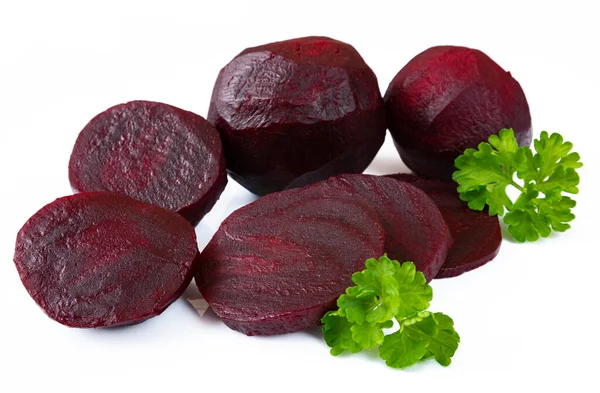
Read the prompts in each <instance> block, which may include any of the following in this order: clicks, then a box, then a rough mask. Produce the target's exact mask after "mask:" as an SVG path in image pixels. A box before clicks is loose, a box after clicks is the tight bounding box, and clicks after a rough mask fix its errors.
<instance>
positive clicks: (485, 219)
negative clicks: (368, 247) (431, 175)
mask: <svg viewBox="0 0 600 393" xmlns="http://www.w3.org/2000/svg"><path fill="white" fill-rule="evenodd" d="M388 177H391V178H394V179H397V180H401V181H404V182H408V183H410V184H412V185H414V186H416V187H418V188H420V189H421V190H423V191H424V192H425V193H426V194H427V195H429V196H430V197H431V199H433V201H434V202H435V203H436V205H437V206H438V208H439V209H440V211H441V212H442V215H443V216H444V220H445V221H446V224H448V228H450V233H452V237H453V238H454V244H453V245H452V247H451V248H450V252H449V253H448V257H447V258H446V261H445V262H444V264H443V265H442V268H441V269H440V271H439V272H438V274H437V276H436V278H444V277H454V276H458V275H460V274H463V273H465V272H467V271H469V270H473V269H475V268H478V267H480V266H482V265H484V264H486V263H487V262H489V261H491V260H492V259H494V258H495V257H496V255H497V254H498V251H499V250H500V245H501V243H502V233H501V231H500V223H499V221H498V217H497V216H490V215H488V214H487V212H478V211H475V210H471V209H469V207H468V206H467V204H466V203H465V202H463V201H461V200H460V198H459V197H458V193H457V192H456V187H457V186H456V183H454V182H448V181H440V180H433V179H424V178H422V177H419V176H415V175H409V174H404V173H399V174H396V175H388Z"/></svg>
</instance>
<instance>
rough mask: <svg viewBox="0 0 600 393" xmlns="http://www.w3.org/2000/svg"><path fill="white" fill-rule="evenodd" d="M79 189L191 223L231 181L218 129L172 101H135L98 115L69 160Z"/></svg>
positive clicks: (79, 139) (73, 184) (71, 171)
mask: <svg viewBox="0 0 600 393" xmlns="http://www.w3.org/2000/svg"><path fill="white" fill-rule="evenodd" d="M69 179H70V181H71V186H72V187H73V190H74V191H75V192H81V191H115V192H120V193H123V194H125V195H128V196H130V197H132V198H135V199H137V200H140V201H143V202H148V203H152V204H154V205H157V206H160V207H163V208H165V209H168V210H172V211H175V212H178V213H180V214H181V215H182V216H184V217H185V218H186V219H187V220H189V221H190V222H191V223H192V224H196V223H198V221H200V219H201V218H202V217H203V216H204V215H205V214H206V213H207V212H208V211H210V209H211V208H212V207H213V205H214V204H215V202H216V201H217V200H218V199H219V196H220V195H221V192H222V191H223V189H224V188H225V185H226V184H227V172H226V170H225V156H224V154H223V149H222V145H221V141H220V138H219V134H218V132H217V130H216V129H215V128H214V127H213V126H212V125H211V124H210V123H209V122H208V121H206V120H205V119H203V118H202V117H201V116H198V115H196V114H194V113H192V112H188V111H184V110H182V109H179V108H176V107H174V106H171V105H167V104H162V103H158V102H149V101H131V102H128V103H126V104H120V105H116V106H114V107H112V108H109V109H108V110H106V111H105V112H102V113H100V114H99V115H98V116H96V117H94V118H93V119H92V120H91V121H90V122H89V123H88V124H87V125H86V126H85V128H84V129H83V130H82V131H81V133H80V134H79V137H78V138H77V141H76V142H75V147H74V148H73V152H72V153H71V160H70V162H69Z"/></svg>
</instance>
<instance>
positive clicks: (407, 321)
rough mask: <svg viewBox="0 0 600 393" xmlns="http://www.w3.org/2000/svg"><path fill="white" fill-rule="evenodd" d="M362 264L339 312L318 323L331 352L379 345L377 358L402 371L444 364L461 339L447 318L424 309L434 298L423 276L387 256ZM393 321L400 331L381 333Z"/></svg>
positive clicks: (358, 350) (408, 265) (328, 314)
mask: <svg viewBox="0 0 600 393" xmlns="http://www.w3.org/2000/svg"><path fill="white" fill-rule="evenodd" d="M365 265H366V269H365V270H363V271H361V272H357V273H354V274H353V275H352V281H353V282H354V283H355V284H356V285H355V286H352V287H349V288H348V289H347V290H346V293H345V294H343V295H341V296H340V297H339V299H338V301H337V305H338V307H339V308H338V310H335V311H329V312H328V313H327V314H325V316H324V317H323V319H322V320H321V321H322V322H323V334H324V337H325V341H326V342H327V344H328V345H329V346H330V347H331V351H330V352H331V354H332V355H334V356H337V355H339V354H341V353H343V352H345V351H349V352H352V353H356V352H360V351H361V350H363V349H375V348H377V347H378V346H379V355H380V356H381V358H382V359H384V360H385V361H386V364H387V365H388V366H390V367H394V368H404V367H408V366H410V365H413V364H415V363H417V362H419V361H422V360H426V359H430V358H435V359H436V360H437V361H438V362H439V363H440V364H441V365H443V366H448V365H449V364H450V358H452V356H453V355H454V353H455V352H456V349H457V348H458V343H459V341H460V337H459V335H458V333H456V331H455V330H454V322H453V321H452V319H451V318H450V317H448V316H447V315H445V314H442V313H440V312H438V313H432V312H430V311H426V310H427V308H428V307H429V302H430V301H431V299H432V296H433V294H432V290H431V287H430V286H429V285H427V283H426V282H425V276H424V275H423V273H421V272H419V271H417V270H416V268H415V265H414V263H412V262H404V263H402V264H400V263H399V262H398V261H395V260H391V259H389V258H388V257H387V256H386V255H384V256H382V257H381V258H379V260H377V259H375V258H371V259H367V261H366V262H365ZM393 320H396V321H397V323H398V326H399V329H398V330H397V331H396V332H394V333H391V334H388V335H385V333H384V329H389V328H392V327H393V325H394V323H393Z"/></svg>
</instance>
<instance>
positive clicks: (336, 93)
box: [208, 37, 386, 195]
mask: <svg viewBox="0 0 600 393" xmlns="http://www.w3.org/2000/svg"><path fill="white" fill-rule="evenodd" d="M208 120H209V121H210V122H211V123H213V124H214V125H215V126H216V127H217V129H218V130H219V132H220V133H221V138H222V140H223V146H224V148H225V156H226V158H227V169H228V171H229V174H230V175H231V177H232V178H233V179H235V180H236V181H237V182H239V183H240V184H241V185H242V186H244V187H245V188H247V189H248V190H250V191H251V192H253V193H255V194H258V195H265V194H268V193H270V192H274V191H280V190H283V189H285V188H294V187H300V186H304V185H307V184H310V183H313V182H316V181H318V180H323V179H326V178H328V177H330V176H333V175H337V174H339V173H360V172H362V171H363V170H364V169H365V168H366V167H367V166H368V165H369V163H370V162H371V161H372V160H373V157H375V154H376V153H377V151H378V150H379V148H380V147H381V145H382V143H383V140H384V137H385V131H386V120H385V109H384V106H383V99H382V98H381V93H380V91H379V86H378V83H377V78H376V77H375V74H374V73H373V71H372V70H371V69H370V68H369V66H367V64H366V63H365V62H364V60H363V59H362V57H361V56H360V55H359V53H358V52H357V51H356V50H355V49H354V48H353V47H352V46H350V45H348V44H346V43H343V42H340V41H336V40H333V39H331V38H326V37H305V38H298V39H293V40H288V41H282V42H275V43H270V44H266V45H262V46H258V47H255V48H248V49H246V50H244V51H243V52H242V53H240V54H239V55H237V56H236V57H235V58H234V59H233V60H232V61H231V62H230V63H229V64H228V65H227V66H225V68H223V69H222V70H221V72H220V73H219V76H218V78H217V81H216V83H215V87H214V89H213V93H212V98H211V103H210V109H209V111H208Z"/></svg>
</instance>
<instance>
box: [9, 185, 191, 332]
mask: <svg viewBox="0 0 600 393" xmlns="http://www.w3.org/2000/svg"><path fill="white" fill-rule="evenodd" d="M197 258H198V246H197V245H196V234H195V232H194V228H193V227H192V226H191V225H190V223H189V222H188V221H186V220H185V219H184V218H183V217H181V216H180V215H179V214H176V213H174V212H171V211H168V210H165V209H162V208H159V207H156V206H154V205H150V204H148V203H144V202H140V201H137V200H135V199H132V198H129V197H127V196H125V195H122V194H118V193H108V192H89V193H80V194H75V195H72V196H68V197H64V198H59V199H57V200H55V201H54V202H52V203H50V204H48V205H46V206H45V207H43V208H42V209H41V210H40V211H38V212H37V213H35V214H34V215H33V216H32V217H31V218H30V219H29V220H28V221H27V222H26V223H25V225H24V226H23V228H21V230H20V231H19V234H18V235H17V243H16V247H15V256H14V262H15V265H16V267H17V270H18V272H19V276H20V277H21V281H22V282H23V285H24V286H25V288H26V289H27V292H29V294H30V295H31V297H32V298H33V299H34V300H35V301H36V303H37V304H38V305H39V306H40V307H41V308H42V309H43V310H44V311H45V312H46V314H48V316H49V317H50V318H52V319H54V320H56V321H58V322H60V323H62V324H63V325H67V326H71V327H78V328H96V327H109V326H119V325H129V324H134V323H138V322H142V321H144V320H146V319H148V318H150V317H153V316H156V315H158V314H160V313H161V312H163V311H164V310H165V309H166V308H167V306H169V304H171V303H172V302H173V301H175V300H176V299H177V298H178V297H179V296H180V295H181V294H182V293H183V291H184V290H185V288H186V287H187V286H188V284H189V283H190V281H191V279H192V276H193V273H194V271H193V270H194V268H195V263H196V261H197Z"/></svg>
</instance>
